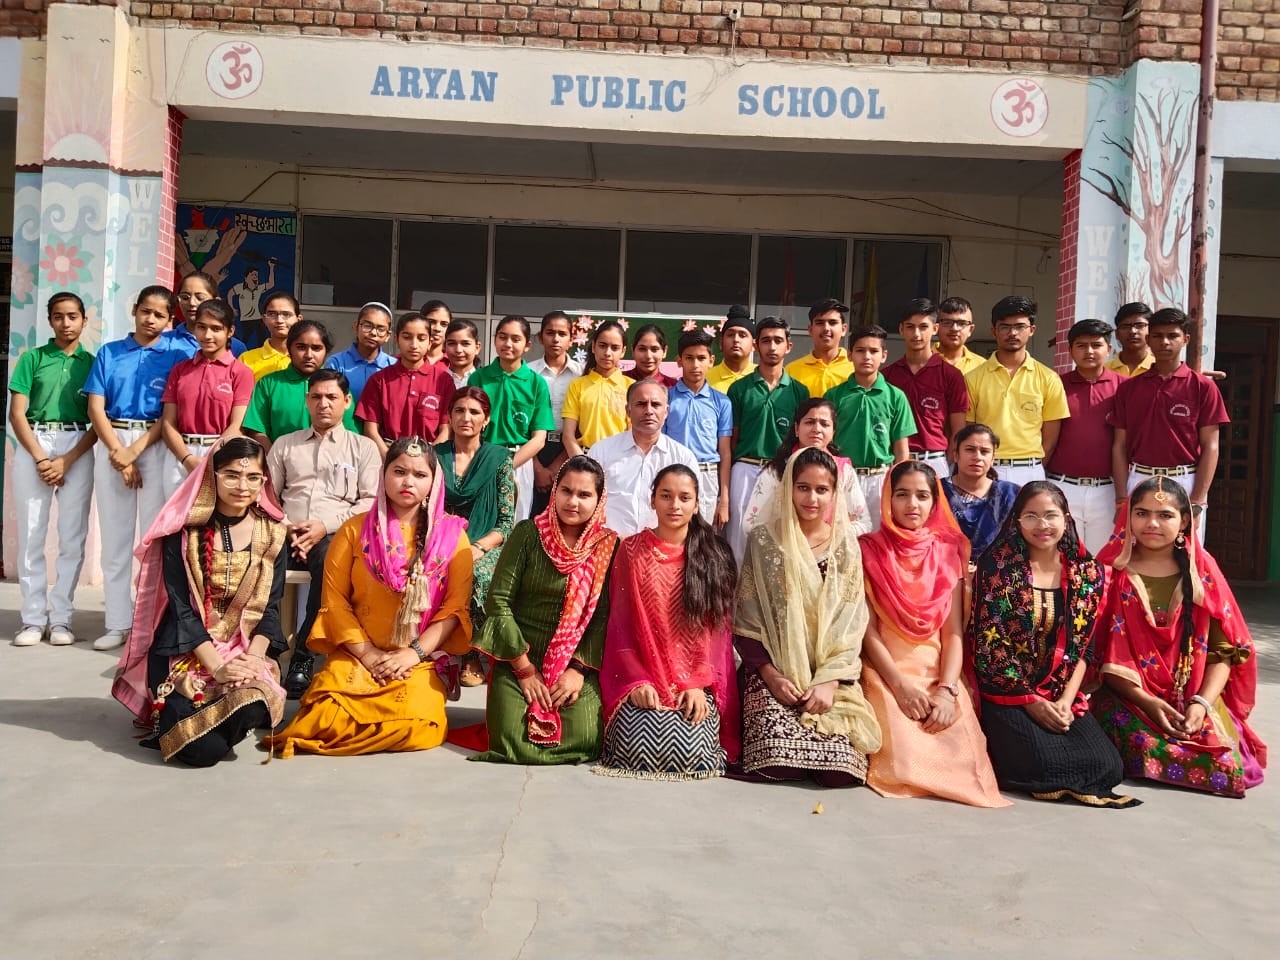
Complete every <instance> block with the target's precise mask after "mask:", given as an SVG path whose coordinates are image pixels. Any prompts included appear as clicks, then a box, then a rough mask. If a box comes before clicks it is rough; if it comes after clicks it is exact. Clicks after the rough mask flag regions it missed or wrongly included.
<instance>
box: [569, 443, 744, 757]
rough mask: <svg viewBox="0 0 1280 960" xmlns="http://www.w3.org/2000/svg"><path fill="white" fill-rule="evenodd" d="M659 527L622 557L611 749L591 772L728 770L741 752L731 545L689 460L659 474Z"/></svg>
mask: <svg viewBox="0 0 1280 960" xmlns="http://www.w3.org/2000/svg"><path fill="white" fill-rule="evenodd" d="M653 509H654V511H655V513H656V514H657V518H658V523H657V526H656V527H655V528H653V529H650V530H642V531H641V532H640V533H637V534H636V535H635V536H632V537H628V538H627V539H625V540H623V541H622V544H621V546H620V547H619V549H618V554H617V557H616V558H615V559H614V564H613V573H612V579H611V587H610V591H609V592H610V613H609V628H608V634H607V636H606V639H605V647H604V661H603V663H602V664H601V667H600V689H601V693H602V694H603V696H604V720H605V733H604V751H603V753H602V755H601V759H600V762H599V763H598V764H596V766H595V767H593V768H592V772H594V773H599V774H604V775H606V776H621V777H636V778H640V779H648V780H704V779H708V778H711V777H718V776H721V775H723V774H724V772H725V770H726V766H727V764H730V763H736V762H737V760H738V754H739V750H740V740H739V733H738V729H739V727H738V723H739V720H738V689H737V684H736V683H735V682H734V681H735V678H734V672H733V671H734V667H733V647H732V646H731V644H730V641H729V622H728V621H729V616H730V614H731V613H732V610H733V606H732V604H733V588H734V582H735V576H736V571H735V568H734V563H733V554H732V553H731V552H730V550H729V545H728V544H727V543H725V542H724V541H723V540H721V539H720V538H719V537H718V536H717V535H716V533H715V531H714V530H713V529H712V528H711V526H710V525H709V524H708V523H706V522H705V521H704V520H703V519H702V518H701V516H699V514H698V478H697V475H696V474H695V473H694V472H693V471H692V470H690V469H689V468H688V467H686V466H684V465H683V464H673V465H671V466H669V467H666V468H665V469H663V470H661V471H659V472H658V475H657V476H656V477H655V478H654V480H653Z"/></svg>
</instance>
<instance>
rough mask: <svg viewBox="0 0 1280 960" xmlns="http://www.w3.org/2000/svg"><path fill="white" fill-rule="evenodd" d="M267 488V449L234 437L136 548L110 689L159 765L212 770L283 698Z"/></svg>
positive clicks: (280, 545)
mask: <svg viewBox="0 0 1280 960" xmlns="http://www.w3.org/2000/svg"><path fill="white" fill-rule="evenodd" d="M266 486H267V473H266V453H265V451H264V450H263V449H262V447H261V446H260V445H259V444H258V443H257V442H256V441H254V440H249V439H247V438H245V437H233V438H231V439H229V440H227V441H226V442H225V443H224V444H222V445H221V446H220V447H218V448H217V449H216V450H214V451H213V453H212V454H210V456H209V457H207V458H206V460H205V462H204V464H202V465H201V466H200V468H199V469H197V470H195V471H194V472H193V473H192V474H191V475H190V476H188V477H187V478H186V479H185V480H184V481H183V482H182V484H181V486H179V487H178V489H177V491H175V492H174V495H173V496H172V497H171V498H170V500H169V502H168V503H166V504H165V506H164V509H163V510H162V511H161V512H160V515H159V516H158V517H157V518H156V519H155V521H154V522H153V523H152V524H151V527H150V529H149V530H148V531H147V533H146V536H145V537H143V539H142V543H141V544H140V545H139V547H138V550H137V557H138V559H139V560H140V561H141V562H142V566H141V570H140V572H139V574H138V605H137V609H136V610H135V611H134V616H133V628H132V630H131V632H130V634H129V642H128V643H127V644H126V646H125V648H124V652H123V653H122V654H121V657H120V666H119V668H118V669H117V671H116V679H115V683H114V685H113V686H112V688H111V692H112V694H113V695H114V696H115V698H116V699H117V700H119V701H120V702H121V703H123V704H124V705H125V706H126V707H128V708H129V709H130V710H131V711H132V712H133V713H134V714H135V716H136V717H137V718H138V721H137V722H138V723H139V724H146V725H148V726H149V727H150V729H151V733H150V735H149V736H147V737H146V738H145V739H144V740H143V741H142V745H143V746H145V747H153V748H155V749H158V750H159V751H160V754H161V756H162V757H163V758H164V759H165V760H166V761H169V760H178V761H180V762H182V763H185V764H187V765H189V766H193V767H209V766H213V765H214V764H215V763H217V762H218V761H219V760H222V759H223V758H224V757H226V756H227V755H228V754H230V752H231V750H232V748H233V747H234V746H235V745H236V744H237V743H239V742H240V741H242V740H243V739H244V738H245V737H247V736H248V735H249V732H250V731H251V730H253V729H255V728H258V727H269V726H271V725H272V724H274V723H278V722H279V721H280V716H281V714H282V712H283V710H284V690H283V689H282V688H281V686H280V671H279V669H278V668H277V667H276V664H275V662H274V661H273V660H272V659H269V658H270V657H278V656H279V655H280V654H281V653H283V652H284V651H285V649H286V644H285V639H284V634H283V632H282V631H281V629H280V598H281V597H282V596H283V595H284V580H285V570H286V567H287V564H288V551H287V550H285V549H284V545H285V535H286V531H285V525H284V523H283V522H282V521H283V516H282V514H281V513H280V510H279V508H278V507H277V506H276V505H275V503H274V502H273V500H272V498H271V496H270V495H269V494H268V493H266Z"/></svg>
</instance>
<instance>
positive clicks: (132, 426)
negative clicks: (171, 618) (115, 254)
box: [84, 328, 186, 633]
mask: <svg viewBox="0 0 1280 960" xmlns="http://www.w3.org/2000/svg"><path fill="white" fill-rule="evenodd" d="M183 329H185V328H183ZM184 359H186V354H185V353H184V351H183V347H182V346H181V345H180V343H179V342H178V340H177V338H174V337H165V336H161V337H160V338H158V339H157V340H156V341H155V342H154V343H153V344H151V346H149V347H143V346H140V345H139V344H138V342H137V340H135V339H134V338H133V334H130V335H129V336H127V337H124V338H123V339H121V340H113V341H111V342H110V343H104V344H103V345H102V347H101V349H99V350H98V355H97V356H96V357H95V358H94V361H93V367H92V369H91V370H90V371H89V377H88V379H87V380H86V381H85V384H84V393H85V394H87V395H91V396H100V397H102V398H103V402H104V404H105V408H106V415H107V419H108V420H110V421H111V427H112V429H113V430H114V431H115V435H116V439H117V440H118V441H119V442H120V443H121V444H123V445H124V446H129V445H130V444H132V443H134V442H135V441H136V440H137V439H138V438H140V437H141V436H143V435H144V434H145V433H146V432H147V431H148V430H150V429H151V427H152V425H153V424H154V423H155V422H156V421H157V420H158V419H160V413H161V410H162V409H163V403H162V400H161V398H162V397H163V396H164V388H165V385H166V383H168V380H169V373H170V371H172V370H173V368H174V367H175V366H176V365H177V364H178V363H180V362H181V361H182V360H184ZM110 453H111V451H110V450H108V449H107V445H106V444H105V443H101V442H100V443H98V444H97V446H96V448H95V450H94V471H93V487H94V493H95V495H96V497H97V502H98V527H99V531H100V535H101V538H102V578H103V594H104V599H105V604H106V624H107V632H108V633H110V632H113V631H127V630H128V629H129V628H130V626H131V625H132V623H133V592H132V581H133V548H134V545H135V543H136V539H137V534H138V533H140V532H144V531H146V529H147V528H148V527H150V526H151V523H152V521H154V520H155V518H156V517H157V516H159V514H160V510H161V508H163V507H164V503H165V500H166V499H167V497H166V495H165V488H166V484H165V466H166V459H165V454H166V449H165V445H164V441H163V440H156V442H155V443H153V444H151V446H149V447H147V449H146V450H144V451H142V454H141V456H139V457H138V458H137V459H136V460H135V461H134V466H135V467H136V468H137V470H138V473H139V475H140V476H141V478H142V487H141V489H138V490H130V489H129V488H128V487H126V486H125V483H124V478H123V477H122V476H121V474H120V472H119V471H117V470H116V469H115V467H113V466H112V465H111V459H110Z"/></svg>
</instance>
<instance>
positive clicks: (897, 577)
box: [858, 482, 969, 643]
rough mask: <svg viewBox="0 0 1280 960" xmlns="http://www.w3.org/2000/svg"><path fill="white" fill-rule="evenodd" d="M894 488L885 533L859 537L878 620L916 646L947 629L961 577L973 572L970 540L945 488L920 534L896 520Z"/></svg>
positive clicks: (885, 505) (885, 499) (884, 501)
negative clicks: (963, 530)
mask: <svg viewBox="0 0 1280 960" xmlns="http://www.w3.org/2000/svg"><path fill="white" fill-rule="evenodd" d="M892 504H893V489H892V488H891V487H890V485H889V484H888V483H887V482H886V483H885V484H884V488H883V490H882V492H881V495H880V529H879V530H877V531H876V532H875V533H864V534H863V535H862V536H861V537H859V538H858V542H859V543H860V544H861V546H862V563H863V566H864V568H865V573H864V576H865V577H866V582H867V597H868V599H869V600H870V601H871V606H872V607H873V608H874V609H875V611H876V615H877V616H878V617H879V618H880V619H881V620H887V621H888V622H889V623H890V624H891V625H892V626H893V628H894V630H896V631H897V632H898V633H900V634H901V635H902V636H903V637H905V638H906V639H908V640H911V641H913V642H915V643H922V642H924V641H925V640H928V639H930V638H931V637H932V636H933V635H934V634H936V633H937V632H938V631H939V630H941V629H942V625H943V624H944V623H945V622H946V620H947V617H948V616H949V615H950V613H951V600H952V596H953V595H954V593H955V587H956V584H957V583H959V582H960V577H961V576H962V575H963V574H964V573H965V572H967V571H968V569H969V540H968V538H967V537H965V535H964V534H963V533H962V532H961V531H960V526H959V524H957V523H956V518H955V516H954V515H953V514H952V512H951V507H950V505H948V503H947V498H946V495H945V494H943V492H942V490H941V484H938V485H937V486H936V487H935V489H934V499H933V509H932V510H931V511H930V512H929V518H928V519H927V520H926V521H925V523H924V526H922V527H921V528H920V529H919V530H906V529H904V528H902V527H900V526H898V524H897V523H896V522H895V521H894V519H893V506H892Z"/></svg>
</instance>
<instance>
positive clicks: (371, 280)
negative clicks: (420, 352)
mask: <svg viewBox="0 0 1280 960" xmlns="http://www.w3.org/2000/svg"><path fill="white" fill-rule="evenodd" d="M391 227H392V223H391V221H390V220H372V219H364V218H358V217H319V216H308V217H306V218H305V219H304V220H303V221H302V290H301V297H300V298H299V299H301V300H302V302H303V303H311V304H316V305H317V306H333V307H359V306H361V305H362V304H365V303H368V302H369V301H370V300H381V301H384V302H385V301H386V299H387V297H388V296H390V294H391Z"/></svg>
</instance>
